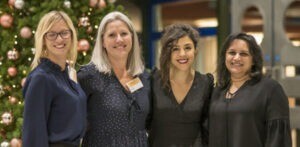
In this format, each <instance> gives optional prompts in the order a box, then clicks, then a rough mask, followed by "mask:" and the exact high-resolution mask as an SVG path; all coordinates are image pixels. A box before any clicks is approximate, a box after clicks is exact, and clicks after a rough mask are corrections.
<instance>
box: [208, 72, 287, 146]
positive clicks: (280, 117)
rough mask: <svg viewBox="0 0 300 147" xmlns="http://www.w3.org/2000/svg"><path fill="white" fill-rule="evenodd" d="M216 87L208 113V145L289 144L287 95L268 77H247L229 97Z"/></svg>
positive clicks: (224, 90) (223, 90)
mask: <svg viewBox="0 0 300 147" xmlns="http://www.w3.org/2000/svg"><path fill="white" fill-rule="evenodd" d="M225 93H226V88H225V89H220V88H218V87H217V88H216V89H215V90H214V92H213V95H212V102H211V106H210V115H209V134H210V136H209V146H210V147H291V135H290V124H289V106H288V99H287V96H286V95H285V93H284V91H283V89H282V87H281V86H280V85H279V83H277V82H276V81H274V80H272V79H270V78H263V79H262V80H260V81H259V82H255V81H254V80H249V81H247V82H245V83H244V84H243V86H241V88H240V89H239V90H238V91H237V93H236V95H235V96H234V97H233V98H231V99H226V98H225Z"/></svg>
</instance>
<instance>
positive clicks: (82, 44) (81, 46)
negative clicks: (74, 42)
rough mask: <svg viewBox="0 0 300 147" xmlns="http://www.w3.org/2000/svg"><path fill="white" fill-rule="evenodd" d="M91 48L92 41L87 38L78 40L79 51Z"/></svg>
mask: <svg viewBox="0 0 300 147" xmlns="http://www.w3.org/2000/svg"><path fill="white" fill-rule="evenodd" d="M89 48H90V43H89V41H87V40H86V39H80V40H79V41H78V48H77V50H78V51H80V52H85V51H87V50H89Z"/></svg>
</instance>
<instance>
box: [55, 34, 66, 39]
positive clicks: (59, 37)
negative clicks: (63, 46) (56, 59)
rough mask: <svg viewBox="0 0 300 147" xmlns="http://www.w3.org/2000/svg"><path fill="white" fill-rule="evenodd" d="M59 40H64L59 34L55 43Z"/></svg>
mask: <svg viewBox="0 0 300 147" xmlns="http://www.w3.org/2000/svg"><path fill="white" fill-rule="evenodd" d="M61 40H64V39H63V38H62V37H61V35H60V34H58V35H57V37H56V39H55V41H61Z"/></svg>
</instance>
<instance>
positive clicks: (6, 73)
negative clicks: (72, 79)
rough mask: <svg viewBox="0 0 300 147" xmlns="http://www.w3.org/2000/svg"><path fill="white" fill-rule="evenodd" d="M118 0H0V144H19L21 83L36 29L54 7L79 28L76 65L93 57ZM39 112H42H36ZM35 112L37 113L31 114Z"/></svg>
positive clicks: (27, 66) (31, 55)
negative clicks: (96, 41) (102, 25)
mask: <svg viewBox="0 0 300 147" xmlns="http://www.w3.org/2000/svg"><path fill="white" fill-rule="evenodd" d="M115 1H116V0H64V1H63V0H30V1H25V0H1V2H0V116H1V118H0V146H1V147H5V146H9V145H10V146H11V147H14V146H20V144H21V143H20V142H21V135H22V132H21V130H22V129H21V128H22V122H23V118H22V114H23V112H22V111H23V107H24V104H23V97H22V85H23V84H24V81H25V80H26V76H27V74H28V73H29V72H30V64H31V62H32V60H33V55H34V52H35V48H34V33H35V30H36V27H37V24H38V22H39V20H40V18H41V17H42V16H43V15H44V14H45V13H47V12H50V11H51V10H62V11H64V12H66V13H67V14H69V16H70V17H71V19H72V21H73V23H74V25H75V26H77V31H78V39H79V40H78V58H77V67H78V66H79V65H82V64H86V63H87V62H88V61H89V59H90V54H91V50H92V49H91V47H92V46H93V45H94V39H95V38H96V33H97V28H98V25H99V22H100V21H101V19H102V18H103V17H104V15H105V14H107V13H109V12H111V11H114V10H118V11H124V10H123V7H122V6H115ZM36 113H39V112H36ZM32 115H35V114H32Z"/></svg>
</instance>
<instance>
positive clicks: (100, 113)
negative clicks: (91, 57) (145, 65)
mask: <svg viewBox="0 0 300 147" xmlns="http://www.w3.org/2000/svg"><path fill="white" fill-rule="evenodd" d="M149 76H150V75H149V74H148V73H146V72H144V73H142V74H140V75H139V76H138V77H139V78H140V79H141V81H142V83H143V85H144V87H143V88H141V89H139V90H137V91H135V92H134V93H129V92H128V91H126V90H125V88H124V87H123V86H122V85H121V83H120V82H119V80H118V79H117V77H116V76H115V75H114V74H111V75H109V74H104V73H101V72H99V71H98V70H97V69H96V67H95V65H94V64H89V65H86V66H84V67H82V68H81V69H80V70H79V72H78V80H79V83H80V84H81V86H82V88H83V89H84V91H85V93H86V95H87V97H88V102H87V106H88V108H87V109H88V117H87V118H88V124H89V125H88V130H87V132H86V136H85V137H84V138H83V144H82V145H83V147H85V146H86V147H147V146H148V143H147V136H146V129H145V128H146V119H147V116H148V113H149V109H150V77H149Z"/></svg>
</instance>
